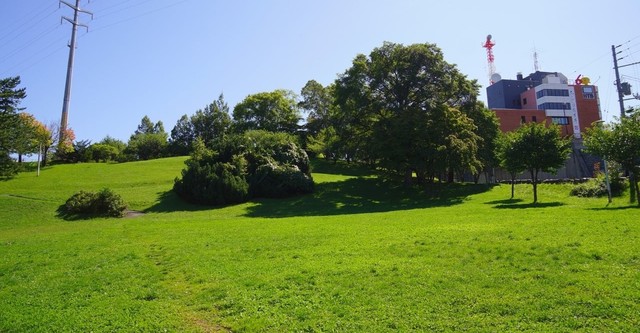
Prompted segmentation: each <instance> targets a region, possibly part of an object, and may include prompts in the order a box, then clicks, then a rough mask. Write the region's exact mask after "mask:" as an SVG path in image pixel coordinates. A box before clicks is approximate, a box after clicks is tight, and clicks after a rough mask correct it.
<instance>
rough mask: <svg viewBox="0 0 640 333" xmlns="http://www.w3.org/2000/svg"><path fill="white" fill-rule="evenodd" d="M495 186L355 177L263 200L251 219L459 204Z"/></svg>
mask: <svg viewBox="0 0 640 333" xmlns="http://www.w3.org/2000/svg"><path fill="white" fill-rule="evenodd" d="M491 187H492V186H491V185H484V184H482V185H475V184H429V185H427V186H422V187H405V186H402V185H398V184H397V183H393V184H392V183H391V181H388V180H384V179H383V178H374V177H369V178H351V179H347V180H344V181H340V182H330V183H321V184H317V185H316V188H315V192H314V193H313V194H309V195H304V196H299V197H293V198H286V199H259V200H256V201H255V202H256V203H257V205H255V206H252V207H249V208H248V209H247V214H246V216H248V217H271V218H280V217H295V216H328V215H343V214H362V213H374V212H389V211H397V210H409V209H417V208H430V207H442V206H452V205H457V204H460V203H462V202H464V200H465V199H466V198H467V197H468V196H470V195H473V194H478V193H482V192H485V191H488V190H489V189H491Z"/></svg>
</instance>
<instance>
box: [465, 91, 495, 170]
mask: <svg viewBox="0 0 640 333" xmlns="http://www.w3.org/2000/svg"><path fill="white" fill-rule="evenodd" d="M460 110H461V111H462V112H463V113H464V114H465V115H466V116H467V117H469V118H471V120H472V121H473V124H474V125H475V126H476V131H475V133H476V134H477V135H478V136H479V137H480V139H481V140H479V141H477V143H478V155H477V157H478V161H479V162H480V165H481V167H480V168H479V169H477V171H478V172H476V173H474V178H475V181H476V182H478V180H479V177H480V173H481V172H484V174H485V179H486V180H487V182H488V181H490V178H491V177H490V174H491V175H492V174H493V168H494V167H496V166H498V165H499V159H498V157H497V155H496V153H497V151H498V147H497V144H498V140H499V137H500V134H501V132H500V121H499V120H498V116H496V113H495V112H493V111H491V110H489V109H488V108H486V107H485V106H484V104H483V103H482V102H475V103H474V102H470V103H466V104H465V105H464V106H462V107H461V109H460Z"/></svg>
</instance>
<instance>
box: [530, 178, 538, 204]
mask: <svg viewBox="0 0 640 333" xmlns="http://www.w3.org/2000/svg"><path fill="white" fill-rule="evenodd" d="M531 184H532V185H533V203H538V171H537V170H531Z"/></svg>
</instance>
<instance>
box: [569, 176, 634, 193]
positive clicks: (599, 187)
mask: <svg viewBox="0 0 640 333" xmlns="http://www.w3.org/2000/svg"><path fill="white" fill-rule="evenodd" d="M610 176H611V177H610V179H609V187H610V189H611V196H620V195H622V193H623V192H624V191H625V190H626V189H627V187H628V183H627V181H625V179H624V178H622V177H620V173H617V172H614V173H611V174H610ZM570 194H571V195H573V196H577V197H582V198H596V197H603V196H607V195H608V190H607V184H606V180H605V175H604V174H602V173H599V174H597V176H596V177H595V178H591V179H589V180H588V181H586V182H584V183H580V184H577V185H575V186H574V187H573V188H572V189H571V192H570Z"/></svg>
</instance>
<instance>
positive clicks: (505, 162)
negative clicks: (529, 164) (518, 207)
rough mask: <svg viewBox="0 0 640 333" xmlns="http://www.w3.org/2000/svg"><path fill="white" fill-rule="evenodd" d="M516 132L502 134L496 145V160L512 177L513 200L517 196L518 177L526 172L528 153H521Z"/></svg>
mask: <svg viewBox="0 0 640 333" xmlns="http://www.w3.org/2000/svg"><path fill="white" fill-rule="evenodd" d="M516 140H517V134H516V132H507V133H502V134H500V135H499V136H498V140H497V145H496V158H497V159H498V164H499V166H500V167H501V168H502V169H504V170H505V171H507V172H508V173H509V175H510V176H511V199H513V198H514V196H515V184H516V177H517V176H518V175H519V174H521V173H522V172H524V171H525V170H526V166H525V165H524V163H523V161H525V159H526V156H524V155H523V154H525V153H526V152H524V151H520V150H518V149H517V148H518V147H517V145H516V143H515V142H516Z"/></svg>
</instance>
